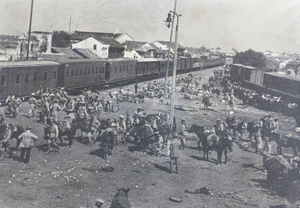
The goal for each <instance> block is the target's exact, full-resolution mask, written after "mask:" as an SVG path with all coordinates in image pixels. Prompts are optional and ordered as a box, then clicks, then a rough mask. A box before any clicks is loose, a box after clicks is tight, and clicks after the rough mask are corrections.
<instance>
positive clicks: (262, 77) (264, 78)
mask: <svg viewBox="0 0 300 208" xmlns="http://www.w3.org/2000/svg"><path fill="white" fill-rule="evenodd" d="M229 73H230V78H231V80H232V81H234V82H241V83H243V84H244V85H248V86H250V85H252V86H256V88H257V87H258V86H260V87H261V88H260V90H261V91H266V90H267V91H268V90H270V89H271V90H274V91H276V92H278V93H282V94H286V95H290V97H292V98H293V100H295V99H294V98H298V99H300V78H296V77H293V76H291V75H287V74H285V73H282V72H281V73H280V72H266V71H264V70H262V69H258V68H256V67H251V66H244V65H242V64H232V65H231V66H230V72H229Z"/></svg>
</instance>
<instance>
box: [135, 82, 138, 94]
mask: <svg viewBox="0 0 300 208" xmlns="http://www.w3.org/2000/svg"><path fill="white" fill-rule="evenodd" d="M138 89H139V86H138V84H137V82H136V83H135V85H134V92H135V94H137V93H138Z"/></svg>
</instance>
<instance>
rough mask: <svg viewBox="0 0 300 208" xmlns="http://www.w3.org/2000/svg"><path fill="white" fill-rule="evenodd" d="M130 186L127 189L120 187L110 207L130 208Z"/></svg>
mask: <svg viewBox="0 0 300 208" xmlns="http://www.w3.org/2000/svg"><path fill="white" fill-rule="evenodd" d="M129 190H130V188H128V189H125V188H121V189H118V192H117V193H116V195H115V196H114V198H113V200H112V202H111V205H110V208H130V207H131V205H130V202H129V200H128V192H129Z"/></svg>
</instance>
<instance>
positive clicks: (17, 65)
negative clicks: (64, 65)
mask: <svg viewBox="0 0 300 208" xmlns="http://www.w3.org/2000/svg"><path fill="white" fill-rule="evenodd" d="M59 66H60V64H59V63H57V62H54V61H19V62H0V77H1V80H0V81H1V83H0V99H1V100H4V99H6V98H7V96H8V95H9V94H10V93H11V92H13V93H14V94H15V95H16V96H18V97H24V96H29V95H30V93H32V92H37V91H38V90H39V86H40V85H43V86H46V87H49V88H55V87H56V85H57V78H58V69H59Z"/></svg>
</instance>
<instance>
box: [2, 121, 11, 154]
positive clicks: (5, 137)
mask: <svg viewBox="0 0 300 208" xmlns="http://www.w3.org/2000/svg"><path fill="white" fill-rule="evenodd" d="M4 125H6V128H5V130H4V132H3V134H2V148H4V151H5V152H8V154H9V157H10V158H11V157H12V156H13V153H12V151H11V149H10V140H11V134H12V125H11V124H7V123H4Z"/></svg>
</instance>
